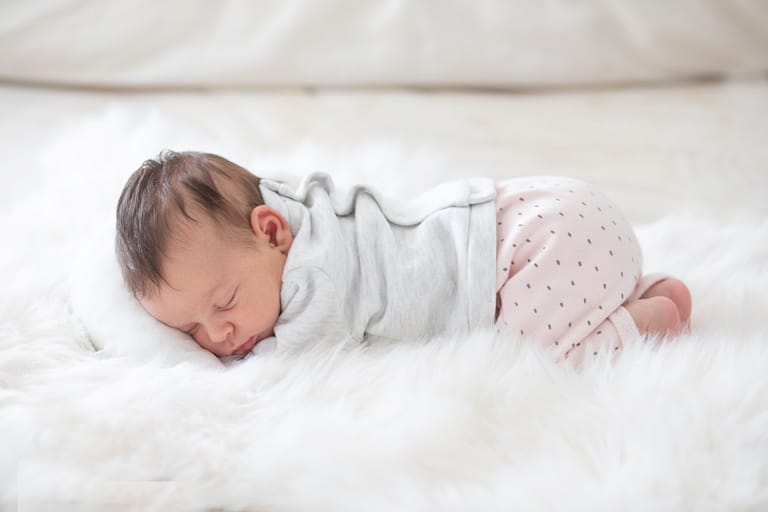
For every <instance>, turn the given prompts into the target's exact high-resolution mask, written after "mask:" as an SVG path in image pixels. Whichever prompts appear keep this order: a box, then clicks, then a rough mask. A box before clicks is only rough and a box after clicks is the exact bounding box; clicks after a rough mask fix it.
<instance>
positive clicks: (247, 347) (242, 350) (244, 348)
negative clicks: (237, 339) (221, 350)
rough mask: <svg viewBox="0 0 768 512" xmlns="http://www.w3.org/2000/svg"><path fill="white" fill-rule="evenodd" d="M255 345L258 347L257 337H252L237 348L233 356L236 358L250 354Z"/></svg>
mask: <svg viewBox="0 0 768 512" xmlns="http://www.w3.org/2000/svg"><path fill="white" fill-rule="evenodd" d="M255 345H256V336H251V337H250V338H248V340H247V341H246V342H245V343H243V344H242V345H240V346H239V347H237V349H236V350H235V351H234V352H233V353H232V354H233V355H236V356H242V355H243V354H247V353H248V352H250V351H251V349H253V347H254V346H255Z"/></svg>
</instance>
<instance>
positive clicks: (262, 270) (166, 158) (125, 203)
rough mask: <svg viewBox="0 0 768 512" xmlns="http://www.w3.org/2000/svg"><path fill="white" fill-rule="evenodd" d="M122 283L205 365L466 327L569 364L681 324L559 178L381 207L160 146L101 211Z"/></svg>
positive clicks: (602, 209) (451, 189) (609, 225)
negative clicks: (113, 222) (111, 218)
mask: <svg viewBox="0 0 768 512" xmlns="http://www.w3.org/2000/svg"><path fill="white" fill-rule="evenodd" d="M116 250H117V258H118V260H119V263H120V267H121V269H122V273H123V277H124V279H125V282H126V285H127V287H128V288H129V290H130V291H131V292H132V293H133V295H134V296H135V297H136V298H137V299H138V300H139V302H140V303H141V305H142V306H143V307H144V309H146V311H148V312H149V314H151V315H152V316H153V317H155V318H156V319H158V320H159V321H161V322H163V323H164V324H166V325H168V326H170V327H173V328H176V329H179V330H181V331H183V332H185V333H187V334H188V335H189V336H190V337H192V339H194V341H195V342H196V343H197V344H198V345H200V346H201V347H202V348H204V349H205V350H208V351H210V352H212V353H213V354H215V355H217V356H219V357H225V356H241V357H242V356H245V355H247V354H249V353H252V352H258V351H262V350H272V349H275V348H295V347H303V346H306V345H307V344H311V343H318V342H322V341H332V342H338V343H345V342H355V343H371V342H375V341H376V340H377V339H378V340H382V339H385V340H400V339H406V340H415V339H427V338H435V337H439V336H449V335H450V336H455V335H461V334H465V333H468V332H470V331H473V330H477V329H491V328H493V329H495V330H496V332H497V333H498V334H499V335H502V336H503V335H506V336H510V337H515V338H523V339H529V340H532V341H534V342H536V343H540V344H542V345H543V346H544V347H545V348H546V349H547V350H548V351H549V352H550V353H551V354H552V356H553V357H554V358H555V359H556V360H558V361H559V360H568V361H571V362H573V363H574V364H577V365H578V364H581V363H582V362H583V361H584V359H585V358H586V357H590V356H594V355H597V354H599V353H600V352H601V351H603V352H604V351H611V352H615V351H619V350H621V348H622V346H623V345H624V343H626V342H628V341H630V340H636V339H642V338H643V337H657V338H664V337H666V336H669V335H673V334H676V333H678V332H680V331H681V330H682V329H684V328H686V327H687V326H688V323H689V318H690V313H691V297H690V293H689V292H688V289H687V287H686V286H685V285H684V284H683V283H682V282H681V281H679V280H677V279H674V278H671V277H668V276H664V275H643V274H642V271H641V267H642V256H641V251H640V246H639V244H638V241H637V238H636V237H635V235H634V233H633V231H632V228H631V226H630V225H629V224H628V223H627V221H626V220H625V219H623V218H622V216H621V214H620V213H619V211H618V210H617V208H616V206H615V205H613V203H611V202H610V201H609V200H608V199H607V198H606V197H605V196H603V195H602V194H601V193H599V192H598V191H596V190H595V189H594V188H592V187H591V186H589V185H588V184H585V183H583V182H580V181H576V180H573V179H570V178H560V177H532V178H517V179H510V180H506V181H502V182H496V183H494V182H493V181H491V180H486V179H471V180H465V181H457V182H452V183H447V184H444V185H441V186H438V187H436V188H434V189H432V190H430V191H428V192H426V193H424V194H422V195H421V196H419V197H416V198H413V199H403V200H400V201H392V200H385V199H384V198H382V197H380V196H379V195H377V193H376V192H375V191H373V190H371V189H370V188H367V187H357V188H354V189H353V190H351V191H349V192H348V193H346V194H340V193H337V191H336V190H335V188H334V184H333V182H332V180H331V179H330V177H329V176H327V175H324V174H314V175H310V176H308V177H306V178H305V179H304V180H303V181H302V182H301V184H300V185H299V186H298V187H296V188H292V187H289V186H287V185H285V184H282V183H279V182H276V181H271V180H267V179H260V178H259V177H257V176H255V175H253V174H251V173H250V172H249V171H247V170H246V169H244V168H243V167H240V166H239V165H237V164H235V163H233V162H230V161H229V160H227V159H225V158H222V157H220V156H217V155H214V154H208V153H196V152H173V151H163V152H162V153H160V155H158V156H157V157H156V158H153V159H150V160H147V161H145V162H144V163H143V164H142V165H141V167H140V168H139V169H138V170H137V171H136V172H135V173H134V174H133V175H132V176H131V177H130V178H129V180H128V182H127V183H126V185H125V187H124V189H123V192H122V194H121V196H120V199H119V201H118V205H117V238H116Z"/></svg>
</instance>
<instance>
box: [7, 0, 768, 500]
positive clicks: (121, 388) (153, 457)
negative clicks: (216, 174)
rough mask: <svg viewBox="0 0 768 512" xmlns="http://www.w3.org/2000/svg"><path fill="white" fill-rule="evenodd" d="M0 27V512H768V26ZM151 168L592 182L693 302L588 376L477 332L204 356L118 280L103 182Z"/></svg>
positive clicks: (440, 15)
mask: <svg viewBox="0 0 768 512" xmlns="http://www.w3.org/2000/svg"><path fill="white" fill-rule="evenodd" d="M182 4H183V5H182ZM148 13H151V14H148ZM521 13H522V14H521ZM523 14H524V15H523ZM0 20H3V21H2V22H0V48H1V49H0V78H1V79H2V80H3V81H2V84H1V85H0V106H2V112H3V115H2V116H0V134H1V136H0V148H2V155H3V164H4V169H3V171H2V187H0V229H1V231H0V233H1V234H2V246H3V249H2V251H0V272H2V282H3V286H2V290H3V293H2V294H0V510H26V511H29V510H57V511H58V510H65V511H68V510H77V511H87V510H99V511H112V510H115V511H117V510H227V511H245V510H248V511H256V510H283V511H289V510H309V509H311V510H414V511H416V510H419V511H420V510H489V511H490V510H658V511H664V510H670V511H671V510H728V511H737V510H738V511H760V510H766V509H768V435H766V433H767V432H768V328H767V327H766V323H765V311H766V310H767V309H768V292H767V291H766V290H768V206H766V201H765V196H766V193H767V192H768V144H766V143H767V142H768V75H767V74H766V73H767V72H768V9H766V7H765V4H763V3H761V2H759V1H741V2H737V1H727V2H720V3H717V4H715V3H712V4H704V3H699V2H693V1H684V0H677V1H675V2H667V3H664V5H663V6H662V3H661V2H644V3H640V2H635V3H631V2H607V1H606V2H600V1H596V0H595V1H590V2H582V3H579V4H578V5H576V4H573V3H570V2H565V1H564V0H563V1H552V2H542V3H537V4H532V3H528V2H523V1H522V0H521V1H512V2H502V1H500V0H499V1H492V0H489V1H484V2H478V3H476V4H472V6H471V7H470V6H469V4H465V5H461V4H458V3H456V4H450V5H449V4H447V3H441V2H436V1H435V2H430V1H423V2H410V3H405V2H396V1H384V2H379V3H377V4H362V3H358V2H352V1H340V0H337V1H332V0H323V1H315V2H309V1H307V0H303V1H302V0H291V1H287V2H283V3H281V4H280V6H279V7H277V6H273V5H270V4H269V3H267V2H236V1H233V2H225V3H220V4H216V6H215V7H214V6H213V4H209V3H206V2H191V3H182V2H180V1H178V2H177V1H174V2H166V3H163V4H154V3H150V2H148V1H143V2H113V3H101V2H95V1H79V2H76V1H75V0H58V1H52V2H48V3H24V4H18V5H13V4H12V3H6V4H4V5H3V6H0ZM162 148H175V149H185V148H186V149H198V150H205V151H211V152H216V153H220V154H222V155H225V156H227V157H229V158H231V159H233V160H235V161H237V162H239V163H242V164H243V165H245V166H246V167H248V168H249V169H250V170H252V171H253V172H255V173H257V174H259V173H261V174H264V175H268V176H272V177H276V178H279V179H286V180H291V179H298V177H300V176H302V175H304V174H306V173H308V172H313V171H325V172H329V173H331V174H332V175H333V176H334V179H335V180H336V182H337V183H338V184H339V185H340V186H342V187H347V186H351V185H352V184H356V183H367V184H371V185H374V186H376V187H377V188H379V189H380V190H381V191H382V192H384V193H385V194H390V195H403V194H405V195H416V194H417V193H418V192H420V191H423V190H425V189H427V188H429V187H430V186H432V185H435V184H437V183H440V182H444V181H448V180H452V179H458V178H463V177H469V176H488V177H492V178H496V179H501V178H505V177H513V176H525V175H531V174H549V175H567V176H572V177H576V178H580V179H584V180H587V181H590V182H593V183H595V184H596V185H598V186H599V187H600V188H602V189H603V190H604V191H605V192H606V193H607V194H608V195H609V196H610V197H611V198H612V199H613V200H614V201H615V202H616V203H617V204H618V205H620V206H621V208H622V210H623V211H624V213H625V214H626V216H627V217H628V218H629V219H630V221H631V222H632V223H633V225H634V226H635V228H636V231H637V234H638V237H639V238H640V239H641V242H642V245H643V248H644V255H645V262H644V266H645V269H646V271H648V272H652V271H663V272H667V273H671V274H674V275H676V276H678V277H680V278H681V279H683V280H684V281H685V282H686V283H687V284H688V285H689V287H690V289H691V292H692V295H693V301H694V308H693V322H692V323H693V327H692V330H691V332H690V333H687V334H685V335H682V336H680V337H679V338H677V339H674V340H669V341H667V342H664V343H652V342H648V343H642V342H639V340H638V342H637V343H634V344H631V345H629V346H627V347H626V348H625V350H624V352H623V354H622V355H621V356H620V357H619V358H618V359H616V360H615V361H614V360H612V359H611V358H610V357H608V356H607V355H605V356H601V357H598V358H596V360H595V361H594V362H590V363H589V364H587V365H586V366H585V367H584V368H582V369H581V370H580V371H576V370H574V369H573V368H571V367H569V366H567V365H562V364H560V365H558V364H555V363H554V362H552V361H551V360H550V358H549V357H548V356H547V354H545V353H544V352H542V351H541V350H540V349H539V348H537V346H536V344H535V343H531V342H530V341H529V340H524V339H501V338H499V337H494V335H493V334H492V333H490V332H478V333H476V334H473V335H472V336H468V337H461V338H452V339H439V340H426V341H425V340H413V342H410V343H396V344H391V345H386V344H382V345H377V346H368V347H359V348H354V349H349V350H337V349H334V347H308V348H307V349H306V350H305V351H302V352H301V353H298V354H293V355H291V357H284V356H280V355H274V356H269V357H266V356H265V357H251V358H249V359H246V360H245V361H242V362H240V363H239V364H234V365H229V366H225V365H222V364H221V363H220V362H219V361H218V360H217V359H215V358H214V357H213V356H210V355H209V354H207V353H203V352H201V351H199V350H196V347H194V346H193V345H191V343H190V342H189V341H188V340H186V339H185V338H184V337H183V336H181V335H178V336H177V335H175V334H174V333H171V332H169V331H167V330H164V329H163V328H162V326H159V325H158V324H156V323H155V322H154V321H152V320H151V319H150V318H148V317H147V316H146V315H144V314H143V312H142V311H141V310H140V309H139V308H138V306H137V305H136V304H135V303H134V302H132V300H131V299H130V297H129V296H128V295H127V292H125V290H124V289H123V288H122V285H121V283H120V280H119V275H118V274H117V267H116V265H115V263H114V260H113V258H112V238H111V236H112V235H111V233H112V232H111V230H112V229H113V226H112V224H113V219H114V205H115V202H116V199H117V196H118V195H119V192H120V189H121V187H122V185H123V183H124V181H125V179H126V178H127V176H128V175H129V174H130V173H131V172H132V171H133V170H134V169H135V168H136V167H137V166H138V164H139V163H140V162H141V161H142V160H143V159H145V158H148V157H149V156H152V155H154V154H156V153H157V152H158V151H159V150H160V149H162Z"/></svg>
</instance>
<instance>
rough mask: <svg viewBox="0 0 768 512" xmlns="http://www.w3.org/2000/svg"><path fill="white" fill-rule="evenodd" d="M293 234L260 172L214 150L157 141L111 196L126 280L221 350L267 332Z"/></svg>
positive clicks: (244, 345)
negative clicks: (160, 145)
mask: <svg viewBox="0 0 768 512" xmlns="http://www.w3.org/2000/svg"><path fill="white" fill-rule="evenodd" d="M291 242H292V236H291V230H290V227H289V226H288V223H287V222H286V220H285V219H284V218H283V217H282V216H281V215H280V214H279V213H278V212H276V211H275V210H273V209H272V208H270V207H268V206H267V205H265V204H264V201H263V199H262V196H261V191H260V189H259V178H258V177H256V176H254V175H253V174H251V173H250V172H248V171H247V170H246V169H244V168H242V167H240V166H239V165H237V164H235V163H233V162H230V161H229V160H227V159H225V158H222V157H220V156H217V155H213V154H208V153H194V152H178V153H177V152H173V151H163V152H162V153H160V154H159V155H158V156H157V157H156V158H153V159H150V160H146V161H145V162H144V163H143V164H142V165H141V167H139V169H138V170H137V171H136V172H134V173H133V175H132V176H131V177H130V178H129V179H128V182H127V183H126V184H125V187H124V188H123V192H122V194H121V196H120V199H119V201H118V204H117V236H116V244H115V245H116V251H117V258H118V261H119V263H120V268H121V270H122V273H123V278H124V279H125V283H126V285H127V287H128V289H129V290H130V291H131V293H133V295H134V296H135V297H136V298H137V299H138V300H139V302H140V303H141V305H142V306H143V307H144V309H146V310H147V311H148V312H149V313H150V314H151V315H152V316H154V317H155V318H157V319H158V320H160V321H161V322H163V323H165V324H167V325H169V326H171V327H174V328H176V329H179V330H182V331H184V332H186V333H188V334H189V335H190V336H192V338H193V339H194V340H195V341H196V342H197V343H198V344H199V345H200V346H201V347H203V348H204V349H206V350H209V351H211V352H213V353H214V354H216V355H218V356H226V355H233V354H243V353H245V352H248V351H249V350H250V349H251V348H252V347H253V346H254V345H255V344H256V343H258V342H259V341H261V340H262V339H264V338H266V337H268V336H270V335H272V333H273V327H274V325H275V323H276V322H277V317H278V316H279V314H280V285H281V281H282V273H283V267H284V265H285V259H286V255H287V253H288V249H289V248H290V245H291Z"/></svg>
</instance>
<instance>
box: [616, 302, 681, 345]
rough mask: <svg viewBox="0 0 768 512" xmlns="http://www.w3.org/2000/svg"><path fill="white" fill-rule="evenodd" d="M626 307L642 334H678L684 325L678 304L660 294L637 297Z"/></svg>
mask: <svg viewBox="0 0 768 512" xmlns="http://www.w3.org/2000/svg"><path fill="white" fill-rule="evenodd" d="M624 307H625V308H626V309H627V311H629V314H630V315H632V319H633V320H634V321H635V324H636V325H637V329H638V330H639V331H640V333H642V334H651V335H656V336H671V335H674V334H678V333H679V332H680V331H681V330H682V328H683V325H684V323H683V322H682V320H681V318H680V313H679V312H678V309H677V305H676V304H675V302H674V301H673V300H672V299H670V298H669V297H664V296H661V295H658V296H655V297H648V298H646V299H637V300H635V301H632V302H629V303H627V304H625V305H624Z"/></svg>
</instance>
